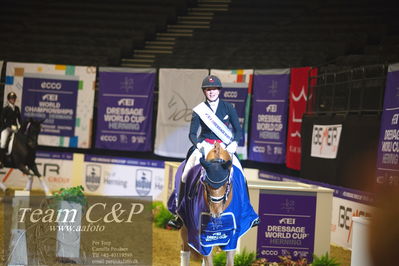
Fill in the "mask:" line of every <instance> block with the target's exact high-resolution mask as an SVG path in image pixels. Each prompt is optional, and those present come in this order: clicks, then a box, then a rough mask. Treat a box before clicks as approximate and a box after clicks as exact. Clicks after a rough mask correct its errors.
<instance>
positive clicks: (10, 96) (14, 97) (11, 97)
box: [7, 92, 17, 100]
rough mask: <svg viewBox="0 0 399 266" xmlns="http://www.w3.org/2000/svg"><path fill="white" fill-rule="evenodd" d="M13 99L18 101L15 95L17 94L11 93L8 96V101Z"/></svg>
mask: <svg viewBox="0 0 399 266" xmlns="http://www.w3.org/2000/svg"><path fill="white" fill-rule="evenodd" d="M11 99H14V100H15V99H17V95H16V94H15V92H9V93H8V94H7V100H11Z"/></svg>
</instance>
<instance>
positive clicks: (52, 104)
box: [4, 62, 96, 148]
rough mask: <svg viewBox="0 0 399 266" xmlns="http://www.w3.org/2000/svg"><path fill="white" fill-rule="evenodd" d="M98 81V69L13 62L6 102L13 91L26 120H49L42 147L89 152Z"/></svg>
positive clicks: (8, 79)
mask: <svg viewBox="0 0 399 266" xmlns="http://www.w3.org/2000/svg"><path fill="white" fill-rule="evenodd" d="M95 79H96V67H94V66H93V67H90V66H70V65H50V64H30V63H15V62H9V63H7V70H6V82H5V89H4V102H6V100H7V99H6V98H7V94H8V93H9V92H11V91H13V92H15V93H16V94H17V96H18V97H17V102H16V104H17V105H18V106H20V107H21V113H22V115H23V116H25V118H27V116H29V117H33V118H37V119H43V118H45V119H46V120H45V121H44V124H43V125H42V133H41V134H40V135H39V144H41V145H48V146H56V147H76V148H89V147H90V142H91V133H92V121H93V106H94V92H95ZM22 105H24V106H22Z"/></svg>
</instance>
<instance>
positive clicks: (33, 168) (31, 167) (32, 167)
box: [28, 162, 42, 177]
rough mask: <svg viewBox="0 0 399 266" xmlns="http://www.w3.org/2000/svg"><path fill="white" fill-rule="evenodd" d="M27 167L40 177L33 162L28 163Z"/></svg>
mask: <svg viewBox="0 0 399 266" xmlns="http://www.w3.org/2000/svg"><path fill="white" fill-rule="evenodd" d="M28 167H29V168H30V169H31V170H32V171H33V173H34V174H35V176H37V177H41V176H42V175H41V174H40V173H39V170H38V169H37V166H36V163H34V162H33V164H29V165H28Z"/></svg>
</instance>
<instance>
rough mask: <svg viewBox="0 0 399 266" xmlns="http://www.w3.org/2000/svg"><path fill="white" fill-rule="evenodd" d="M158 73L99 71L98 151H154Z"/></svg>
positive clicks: (149, 70) (101, 69) (104, 69)
mask: <svg viewBox="0 0 399 266" xmlns="http://www.w3.org/2000/svg"><path fill="white" fill-rule="evenodd" d="M155 75H156V70H155V69H153V68H149V69H133V68H109V67H103V68H100V69H99V100H98V108H97V110H98V112H97V124H96V128H97V130H96V143H95V146H96V148H102V149H113V150H128V151H150V150H151V146H152V141H151V136H152V110H153V109H152V107H153V100H154V87H155Z"/></svg>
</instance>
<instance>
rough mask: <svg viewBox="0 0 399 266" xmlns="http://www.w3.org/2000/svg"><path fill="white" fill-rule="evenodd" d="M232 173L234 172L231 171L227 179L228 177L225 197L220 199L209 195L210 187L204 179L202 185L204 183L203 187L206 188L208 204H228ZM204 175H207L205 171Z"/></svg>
mask: <svg viewBox="0 0 399 266" xmlns="http://www.w3.org/2000/svg"><path fill="white" fill-rule="evenodd" d="M216 160H220V159H216ZM231 173H232V171H229V174H228V175H227V177H226V179H227V180H226V182H227V187H226V191H225V192H224V195H223V196H220V197H213V196H211V194H210V193H209V189H208V186H207V185H206V183H205V182H204V181H203V180H204V179H205V178H203V180H202V181H201V183H202V185H203V186H204V188H205V191H206V197H207V200H208V202H212V203H219V202H221V201H222V202H223V204H225V203H226V201H227V198H228V197H229V194H230V192H231ZM204 175H206V172H205V171H204Z"/></svg>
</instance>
